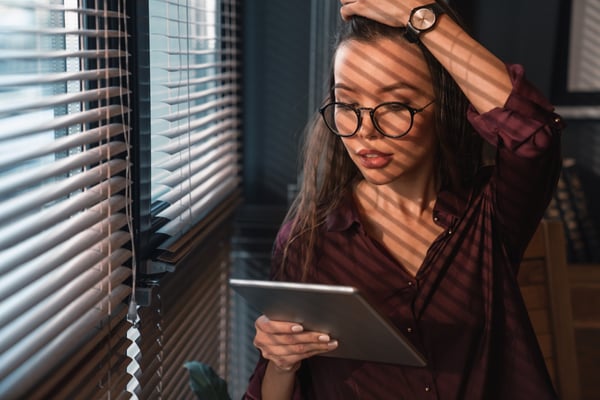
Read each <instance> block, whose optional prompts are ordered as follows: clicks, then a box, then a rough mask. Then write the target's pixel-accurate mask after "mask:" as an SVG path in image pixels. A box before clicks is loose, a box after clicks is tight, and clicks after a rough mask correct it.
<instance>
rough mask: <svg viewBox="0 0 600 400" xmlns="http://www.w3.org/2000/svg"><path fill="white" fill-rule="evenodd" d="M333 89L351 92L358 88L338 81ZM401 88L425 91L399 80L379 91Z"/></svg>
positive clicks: (385, 91) (391, 90)
mask: <svg viewBox="0 0 600 400" xmlns="http://www.w3.org/2000/svg"><path fill="white" fill-rule="evenodd" d="M333 89H334V90H335V89H342V90H347V91H349V92H356V90H355V89H354V88H352V87H351V86H348V85H346V84H344V83H336V84H335V85H333ZM400 89H408V90H414V91H415V92H417V93H423V91H422V90H421V89H420V88H418V87H416V86H413V85H411V84H408V83H404V82H397V83H393V84H391V85H388V86H384V87H382V88H380V89H378V91H377V92H378V93H389V92H393V91H395V90H400Z"/></svg>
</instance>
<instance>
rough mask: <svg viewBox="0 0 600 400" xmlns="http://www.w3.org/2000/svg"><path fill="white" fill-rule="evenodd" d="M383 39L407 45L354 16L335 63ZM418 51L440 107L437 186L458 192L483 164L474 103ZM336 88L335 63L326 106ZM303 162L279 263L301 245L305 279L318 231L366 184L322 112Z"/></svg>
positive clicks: (396, 33)
mask: <svg viewBox="0 0 600 400" xmlns="http://www.w3.org/2000/svg"><path fill="white" fill-rule="evenodd" d="M440 4H441V5H442V6H443V7H444V8H446V10H447V14H448V15H450V17H451V18H453V19H455V20H456V21H457V22H459V24H460V21H459V19H458V16H457V15H456V14H455V12H454V11H453V10H451V9H450V8H448V7H447V5H446V4H445V3H444V2H440ZM461 25H462V24H461ZM382 37H384V38H394V39H397V40H405V39H404V28H394V27H390V26H387V25H383V24H380V23H378V22H375V21H372V20H369V19H366V18H363V17H353V18H352V19H350V20H349V21H348V22H345V23H342V25H341V29H340V30H339V32H338V35H337V40H336V42H335V46H334V56H333V58H334V59H335V52H336V50H337V49H338V48H339V46H340V45H341V44H342V43H345V42H346V41H348V40H356V41H361V42H373V41H374V40H376V39H378V38H382ZM418 46H419V47H420V49H421V51H422V52H423V54H424V56H425V61H426V62H427V65H428V66H429V72H430V75H431V80H432V84H433V89H434V94H435V99H436V105H437V107H436V114H435V120H436V127H437V129H436V132H437V135H438V137H437V139H438V140H437V144H438V149H437V154H438V157H437V165H436V174H437V182H438V183H439V185H440V186H441V187H443V188H449V189H455V190H456V189H459V188H461V187H465V186H468V185H469V184H470V183H471V181H472V179H473V177H474V175H475V173H476V170H477V168H478V167H479V166H480V164H481V148H482V141H481V139H480V137H479V136H478V135H476V134H475V133H474V132H473V129H472V128H471V126H470V124H469V122H468V121H467V118H466V112H467V107H468V105H469V101H468V100H467V98H466V97H465V95H464V94H463V92H462V91H461V90H460V88H459V87H458V85H457V84H456V82H455V81H454V79H453V78H452V77H451V76H450V74H449V73H448V72H447V71H446V70H445V69H444V68H443V67H442V65H441V64H440V63H439V62H438V61H437V60H436V59H435V57H434V56H433V55H432V54H431V53H430V52H429V50H427V48H425V47H424V46H423V45H421V44H418ZM334 84H335V82H334V74H333V62H332V67H331V71H330V78H329V87H328V90H327V94H326V98H325V100H324V102H323V103H324V104H325V103H327V102H329V101H332V100H333V87H334ZM302 158H303V166H302V179H301V186H300V191H299V193H298V196H297V197H296V198H295V200H294V202H293V203H292V206H291V207H290V210H289V212H288V214H287V216H286V219H285V222H286V223H289V224H291V227H290V234H289V236H288V237H287V238H286V240H287V242H285V244H284V247H283V254H282V255H281V256H282V258H281V260H280V261H281V268H282V270H283V268H285V266H286V260H287V258H288V254H289V249H290V245H291V244H292V243H293V242H296V241H297V242H298V243H295V244H294V246H295V249H297V251H298V252H299V253H298V254H302V266H301V268H302V270H301V274H300V276H301V277H302V280H304V279H305V278H306V277H307V273H308V271H309V268H310V266H311V265H312V264H313V262H314V252H315V249H316V247H317V246H318V239H319V232H318V231H319V228H320V227H321V226H322V225H323V224H324V223H325V221H326V218H327V216H328V215H329V214H330V213H331V211H332V210H334V209H335V208H336V207H337V206H338V205H339V204H340V201H341V200H342V199H343V198H344V197H345V196H346V195H347V194H348V192H349V191H350V190H351V188H352V186H353V183H354V182H355V181H357V180H359V179H361V175H360V172H359V170H358V168H357V167H356V166H355V165H354V163H353V161H352V160H351V159H350V156H349V155H348V154H347V151H346V149H345V147H344V145H343V143H342V141H341V140H340V139H339V138H338V137H336V136H335V135H333V134H332V133H331V132H330V131H329V130H328V129H327V127H326V126H325V125H324V123H323V122H322V120H321V119H320V116H319V115H318V113H315V115H314V117H313V119H312V121H311V122H310V124H309V125H308V126H307V129H306V136H305V141H304V146H303V152H302ZM282 270H281V271H280V272H282Z"/></svg>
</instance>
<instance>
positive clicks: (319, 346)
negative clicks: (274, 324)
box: [254, 340, 338, 365]
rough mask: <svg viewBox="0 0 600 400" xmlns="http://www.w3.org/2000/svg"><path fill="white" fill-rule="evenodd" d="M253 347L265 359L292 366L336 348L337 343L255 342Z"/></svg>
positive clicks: (334, 341)
mask: <svg viewBox="0 0 600 400" xmlns="http://www.w3.org/2000/svg"><path fill="white" fill-rule="evenodd" d="M254 345H255V346H256V347H257V348H258V349H259V350H260V351H261V353H262V355H263V357H264V358H266V359H273V360H275V361H277V362H278V364H280V365H281V364H282V363H283V360H285V363H286V364H292V363H294V362H297V361H299V360H303V359H305V358H308V357H312V356H313V355H315V354H320V353H325V352H328V351H332V350H334V349H336V348H337V346H338V342H337V341H336V340H330V341H329V342H326V343H325V342H323V343H296V344H289V345H288V344H275V343H260V341H258V340H256V341H255V343H254Z"/></svg>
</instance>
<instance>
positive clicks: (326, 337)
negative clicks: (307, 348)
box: [319, 335, 331, 342]
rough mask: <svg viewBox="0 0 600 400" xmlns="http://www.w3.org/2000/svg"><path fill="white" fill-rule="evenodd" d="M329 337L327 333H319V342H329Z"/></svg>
mask: <svg viewBox="0 0 600 400" xmlns="http://www.w3.org/2000/svg"><path fill="white" fill-rule="evenodd" d="M330 340H331V339H330V338H329V335H321V336H319V342H329V341H330Z"/></svg>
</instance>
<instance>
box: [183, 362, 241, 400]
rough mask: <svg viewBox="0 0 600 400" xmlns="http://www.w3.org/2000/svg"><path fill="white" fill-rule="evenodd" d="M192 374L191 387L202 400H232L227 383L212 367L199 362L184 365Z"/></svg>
mask: <svg viewBox="0 0 600 400" xmlns="http://www.w3.org/2000/svg"><path fill="white" fill-rule="evenodd" d="M183 366H184V367H185V368H187V370H188V372H189V373H190V387H191V388H192V391H193V392H194V394H195V395H196V396H197V397H198V399H201V400H231V397H229V393H228V391H227V382H226V381H225V380H224V379H222V378H221V377H220V376H219V375H217V373H216V372H215V371H214V370H213V369H212V367H211V366H210V365H207V364H204V363H202V362H199V361H188V362H186V363H185V364H183Z"/></svg>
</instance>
